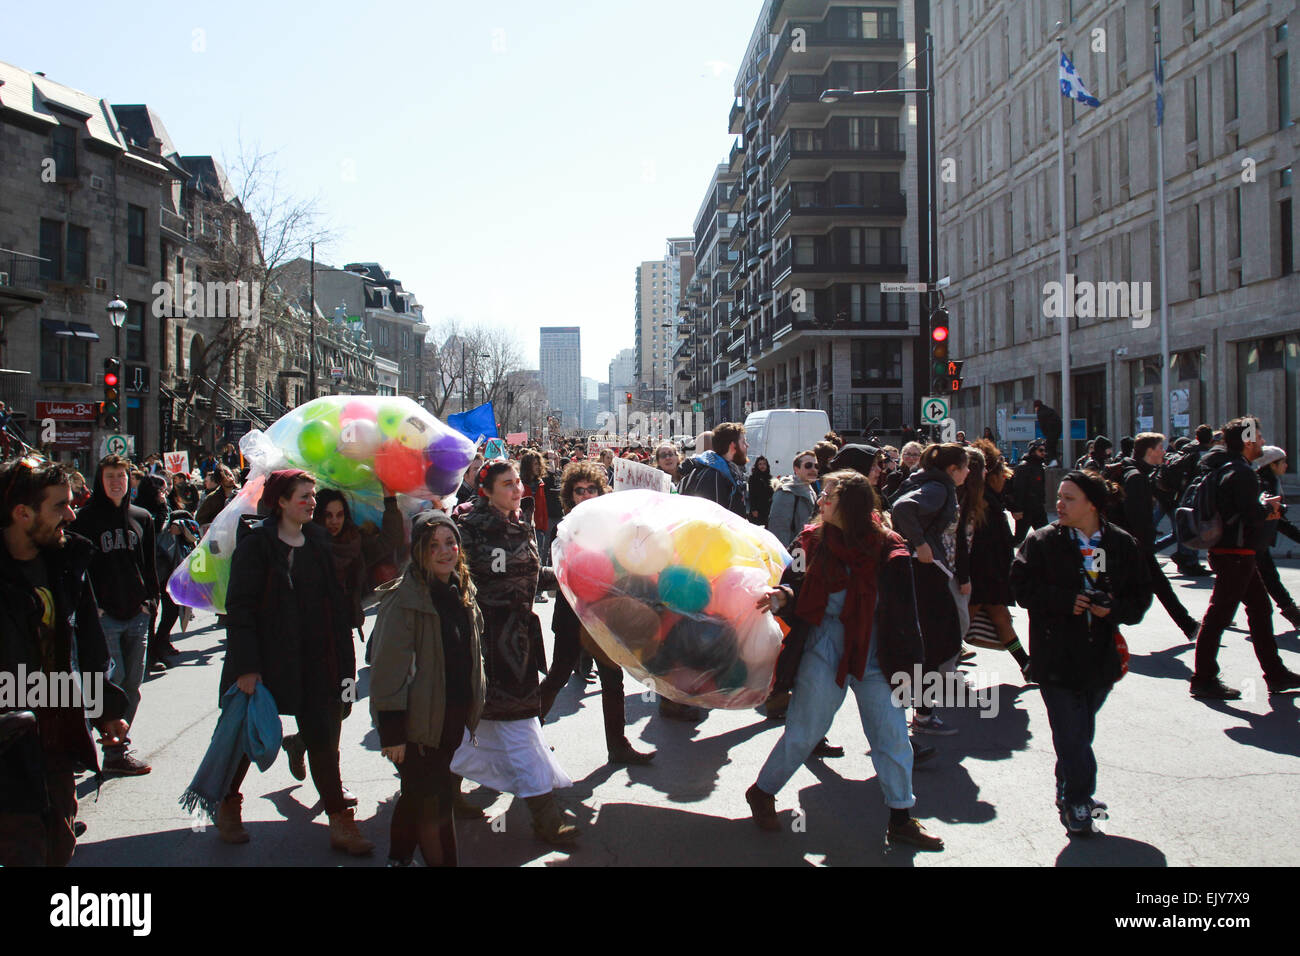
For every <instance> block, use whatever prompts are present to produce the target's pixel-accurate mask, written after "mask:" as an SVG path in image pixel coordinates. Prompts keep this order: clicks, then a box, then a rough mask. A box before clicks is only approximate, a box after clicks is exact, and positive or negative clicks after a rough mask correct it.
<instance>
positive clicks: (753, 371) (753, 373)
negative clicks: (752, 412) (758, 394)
mask: <svg viewBox="0 0 1300 956" xmlns="http://www.w3.org/2000/svg"><path fill="white" fill-rule="evenodd" d="M745 374H746V375H748V376H749V403H750V408H751V409H752V408H753V407H754V393H755V386H756V385H757V383H758V366H757V365H750V366H749V368H747V369H745ZM745 414H749V413H748V412H746V413H745Z"/></svg>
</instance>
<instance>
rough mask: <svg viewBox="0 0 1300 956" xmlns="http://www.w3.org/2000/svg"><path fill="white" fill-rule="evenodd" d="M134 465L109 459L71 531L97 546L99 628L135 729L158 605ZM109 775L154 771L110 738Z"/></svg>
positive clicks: (94, 575)
mask: <svg viewBox="0 0 1300 956" xmlns="http://www.w3.org/2000/svg"><path fill="white" fill-rule="evenodd" d="M129 468H130V462H129V461H127V459H125V458H123V457H122V456H121V455H108V456H106V457H105V458H103V459H102V460H101V461H100V463H99V469H98V470H97V471H96V473H95V491H94V494H93V495H91V498H90V501H88V502H87V503H86V506H85V507H84V508H82V509H81V511H80V512H79V513H78V515H77V520H76V521H74V522H73V524H72V530H73V531H74V532H76V533H77V534H80V535H82V536H84V537H86V538H89V539H90V542H91V544H92V545H94V546H95V553H94V557H93V558H92V559H91V562H90V582H91V584H92V585H93V587H94V589H95V595H96V597H97V598H98V601H99V605H100V626H101V627H102V628H103V631H104V638H105V639H106V640H107V642H108V650H109V653H110V654H111V655H112V657H113V663H114V664H115V665H116V670H115V671H114V678H115V679H116V680H117V681H118V683H119V684H121V686H122V689H123V690H124V691H126V696H127V701H128V703H127V708H126V720H127V723H129V724H134V723H135V713H136V710H137V709H138V708H139V706H140V684H141V683H142V682H143V680H144V675H145V673H146V667H147V663H146V660H145V658H146V656H147V647H148V640H149V622H150V620H151V619H152V618H153V612H154V608H156V607H157V605H158V593H159V592H158V571H157V564H156V555H155V551H154V535H153V517H152V516H151V515H150V514H149V512H147V511H145V510H144V509H143V508H137V507H136V506H135V505H133V504H131V500H130V497H129V496H128V493H127V491H128V477H127V472H128V469H129ZM102 743H103V746H104V771H105V772H106V773H120V774H128V775H131V776H137V775H140V774H146V773H148V772H149V771H150V770H151V769H152V768H151V767H150V766H149V765H148V764H147V763H145V762H143V761H142V760H138V759H137V758H135V757H133V756H132V755H131V754H130V753H128V750H127V745H128V744H129V743H130V741H129V740H127V739H125V738H123V739H121V740H110V739H108V738H105V739H104V740H103V741H102Z"/></svg>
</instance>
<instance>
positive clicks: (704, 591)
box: [552, 491, 790, 709]
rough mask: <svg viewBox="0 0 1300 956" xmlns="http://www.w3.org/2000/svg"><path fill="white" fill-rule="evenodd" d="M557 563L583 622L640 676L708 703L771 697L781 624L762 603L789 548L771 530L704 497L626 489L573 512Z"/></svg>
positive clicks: (667, 691) (561, 535) (748, 703)
mask: <svg viewBox="0 0 1300 956" xmlns="http://www.w3.org/2000/svg"><path fill="white" fill-rule="evenodd" d="M552 558H553V562H554V565H555V568H556V573H557V576H558V578H559V583H560V587H561V588H563V589H564V594H565V596H566V597H567V598H568V599H569V603H570V604H571V605H572V606H573V609H574V611H575V612H576V613H577V615H578V619H579V620H580V621H582V623H583V626H584V627H586V629H587V631H588V632H589V633H590V634H591V636H592V637H593V638H594V639H595V640H596V642H597V643H598V644H599V645H600V647H601V649H602V650H603V651H604V652H605V653H606V654H608V655H609V656H610V657H611V658H612V659H613V660H614V661H615V662H616V663H618V664H619V665H620V666H622V667H623V668H624V669H625V670H627V672H628V673H629V674H631V675H632V676H633V677H634V678H636V679H637V680H639V681H641V683H643V684H645V685H647V686H649V687H651V688H653V689H654V690H655V691H656V692H657V693H660V694H662V695H664V696H665V697H668V698H669V699H671V700H675V701H677V702H679V703H685V704H694V705H697V706H701V707H712V708H720V709H738V708H745V707H756V706H758V705H759V704H761V703H762V702H763V701H764V700H765V699H766V698H767V694H768V691H769V689H770V688H771V686H772V678H773V673H774V670H775V666H776V658H777V655H778V654H779V653H780V650H781V639H782V631H781V628H780V625H779V624H778V623H777V621H776V620H775V619H774V618H773V617H772V615H771V614H768V613H765V612H763V611H760V610H759V609H758V608H757V607H756V603H757V601H758V598H759V597H761V596H762V594H763V593H764V591H765V590H766V589H767V588H768V587H772V586H775V585H776V584H777V582H778V581H780V579H781V572H782V571H783V570H784V569H785V566H786V565H787V564H789V562H790V555H789V554H788V553H787V552H786V550H785V549H784V548H783V547H782V546H781V543H780V542H779V541H778V540H777V539H776V537H775V536H774V535H772V534H770V533H769V532H768V531H766V530H765V529H763V528H760V527H758V526H757V525H753V524H750V523H749V522H748V521H746V520H745V519H743V518H741V517H739V516H738V515H735V514H733V513H732V512H730V511H727V510H726V509H725V508H722V507H720V506H718V505H716V504H714V503H713V502H711V501H708V500H705V499H703V498H695V497H689V496H684V495H666V494H663V493H661V492H657V491H620V492H617V493H615V494H609V495H602V496H601V497H599V498H590V499H588V500H587V501H585V502H583V503H582V504H580V505H578V506H577V507H576V508H574V509H573V511H571V512H570V513H569V514H568V515H567V516H566V517H565V519H564V521H563V522H562V523H561V524H560V528H559V532H558V535H557V537H556V540H555V543H554V545H553V546H552Z"/></svg>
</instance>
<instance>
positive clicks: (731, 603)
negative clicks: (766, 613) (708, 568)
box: [704, 567, 767, 621]
mask: <svg viewBox="0 0 1300 956" xmlns="http://www.w3.org/2000/svg"><path fill="white" fill-rule="evenodd" d="M766 588H767V572H766V571H764V570H763V569H762V568H750V567H738V568H727V570H725V571H723V572H722V573H721V574H719V575H718V576H717V577H716V578H714V579H713V600H712V601H710V602H709V606H708V607H707V608H705V612H704V613H706V614H713V615H715V616H717V617H722V618H726V619H727V620H731V621H735V620H739V619H741V618H745V617H748V616H749V615H752V614H754V613H756V611H755V608H754V602H755V601H757V600H758V599H759V597H760V596H761V595H762V594H763V592H764V590H765V589H766Z"/></svg>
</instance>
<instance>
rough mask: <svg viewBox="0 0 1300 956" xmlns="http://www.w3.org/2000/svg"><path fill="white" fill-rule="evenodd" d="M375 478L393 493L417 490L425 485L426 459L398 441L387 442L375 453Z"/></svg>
mask: <svg viewBox="0 0 1300 956" xmlns="http://www.w3.org/2000/svg"><path fill="white" fill-rule="evenodd" d="M381 427H382V426H381ZM375 476H376V477H377V478H378V479H379V481H380V483H381V484H382V485H383V486H384V487H385V488H387V489H388V490H389V491H391V492H398V491H402V492H410V491H414V490H417V489H418V488H420V487H421V486H422V485H423V484H424V457H423V456H422V455H421V454H420V453H419V452H418V451H412V450H411V449H409V448H407V447H406V446H404V445H403V444H401V443H400V442H398V441H396V440H392V441H386V442H384V444H383V445H381V446H380V448H379V451H377V452H375Z"/></svg>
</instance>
